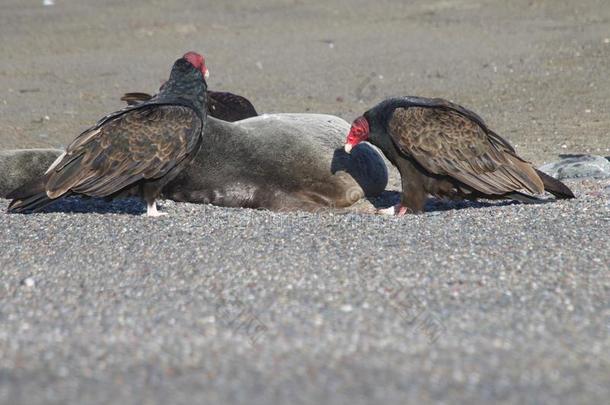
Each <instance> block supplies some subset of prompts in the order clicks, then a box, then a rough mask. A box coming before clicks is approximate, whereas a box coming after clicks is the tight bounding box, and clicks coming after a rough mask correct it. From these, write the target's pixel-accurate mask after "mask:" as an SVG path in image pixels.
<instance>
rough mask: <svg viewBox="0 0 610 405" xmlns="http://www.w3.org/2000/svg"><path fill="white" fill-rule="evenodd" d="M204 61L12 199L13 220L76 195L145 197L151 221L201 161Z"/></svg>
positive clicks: (191, 61)
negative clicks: (162, 200)
mask: <svg viewBox="0 0 610 405" xmlns="http://www.w3.org/2000/svg"><path fill="white" fill-rule="evenodd" d="M207 76H208V70H207V67H206V65H205V60H204V58H203V56H201V55H199V54H197V53H195V52H188V53H186V54H185V55H184V56H183V57H182V58H180V59H178V60H177V61H176V62H175V63H174V65H173V67H172V70H171V73H170V77H169V80H168V81H167V82H166V83H165V85H164V86H163V88H162V90H161V91H160V92H159V93H158V94H157V95H155V96H154V97H152V98H150V99H149V100H147V101H145V102H142V103H140V104H137V105H132V106H128V107H127V108H124V109H122V110H120V111H117V112H114V113H112V114H110V115H107V116H105V117H104V118H102V119H101V120H99V121H98V122H97V124H95V125H94V126H93V127H91V128H89V129H87V130H86V131H85V132H83V133H82V134H80V135H79V136H78V137H77V138H76V139H75V140H74V141H72V143H70V145H68V147H67V148H66V151H65V153H63V154H62V155H61V156H59V158H58V159H57V160H56V161H55V162H54V163H53V164H52V165H51V166H50V167H49V168H48V169H47V171H46V173H45V174H44V175H43V176H42V178H39V179H37V180H35V181H33V182H31V183H28V184H25V185H23V186H21V187H19V188H18V189H16V190H14V191H13V192H11V193H10V194H9V195H8V198H12V199H13V201H12V202H11V203H10V205H9V207H8V211H9V212H36V211H38V210H40V209H42V208H43V207H45V206H47V205H48V204H50V203H52V202H53V201H55V200H57V199H58V198H61V197H64V196H68V195H71V194H79V195H86V196H90V197H112V196H115V195H118V194H120V193H122V192H124V191H125V190H126V189H137V190H138V194H139V195H140V196H141V197H142V198H143V199H144V200H145V201H146V203H147V214H148V215H149V216H158V215H161V213H159V212H158V211H157V207H156V202H155V201H156V199H157V198H158V196H159V195H160V193H161V190H162V189H163V187H164V186H165V185H166V184H167V183H168V182H169V181H171V180H172V179H173V178H175V177H176V176H177V175H178V174H179V173H180V171H181V170H183V169H184V168H185V167H186V166H188V165H189V163H190V162H191V161H192V160H193V158H194V157H195V155H196V154H197V152H198V151H199V148H200V146H201V143H202V135H203V134H202V131H203V128H204V125H205V121H206V117H207V109H206V90H207V85H206V82H205V78H206V77H207Z"/></svg>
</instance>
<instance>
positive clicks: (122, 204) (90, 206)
mask: <svg viewBox="0 0 610 405" xmlns="http://www.w3.org/2000/svg"><path fill="white" fill-rule="evenodd" d="M38 212H41V213H58V212H61V213H72V214H92V213H95V214H126V215H134V216H136V215H142V214H144V213H145V212H146V207H145V205H144V203H143V202H142V201H141V200H139V199H137V198H122V199H116V200H112V201H108V200H105V199H103V198H90V197H79V196H71V197H65V198H62V199H60V200H57V201H55V202H53V203H52V204H50V205H48V206H46V207H45V208H43V209H41V210H40V211H38Z"/></svg>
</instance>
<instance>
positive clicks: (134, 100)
mask: <svg viewBox="0 0 610 405" xmlns="http://www.w3.org/2000/svg"><path fill="white" fill-rule="evenodd" d="M162 88H163V87H162ZM152 97H153V96H151V95H150V94H148V93H126V94H125V95H123V97H121V100H123V101H125V102H126V103H127V104H128V105H136V104H138V103H142V102H144V101H147V100H150V99H151V98H152ZM208 115H209V116H211V117H214V118H218V119H219V120H223V121H228V122H234V121H239V120H245V119H246V118H251V117H256V116H257V115H258V113H257V112H256V110H255V109H254V106H253V105H252V103H251V102H250V101H248V99H247V98H245V97H242V96H239V95H237V94H233V93H228V92H220V91H211V90H208Z"/></svg>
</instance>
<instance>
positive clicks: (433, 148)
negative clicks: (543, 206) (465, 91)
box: [388, 107, 544, 195]
mask: <svg viewBox="0 0 610 405" xmlns="http://www.w3.org/2000/svg"><path fill="white" fill-rule="evenodd" d="M477 121H478V120H473V119H472V118H470V117H468V116H465V115H463V114H461V113H460V112H458V111H454V110H451V109H446V108H429V107H408V108H397V109H396V110H395V111H394V113H393V114H392V117H391V119H390V121H389V125H388V129H389V131H388V132H389V134H390V136H391V137H392V140H393V142H394V143H395V144H396V145H397V146H398V148H399V149H400V150H401V151H402V152H403V153H405V154H407V155H410V156H412V157H413V158H414V159H415V160H416V161H417V162H418V163H419V164H420V165H421V166H422V167H423V168H424V169H426V170H428V171H429V172H431V173H433V174H436V175H444V176H450V177H452V178H454V179H456V180H459V181H461V182H463V183H465V184H466V185H468V186H470V187H472V188H474V189H475V190H477V191H479V192H481V193H484V194H492V195H501V194H506V193H508V192H511V191H516V190H526V191H527V192H530V193H533V194H539V193H541V192H542V191H543V190H544V186H543V184H542V181H541V180H540V177H539V176H538V175H537V174H536V171H535V169H534V168H533V167H532V166H531V164H530V163H528V162H526V161H524V160H522V159H521V158H519V157H518V156H516V155H515V153H514V149H512V147H511V146H510V145H509V144H508V143H507V142H506V141H505V140H503V139H502V138H501V137H499V136H498V135H497V134H495V133H493V132H492V131H489V130H488V129H487V128H486V127H485V126H484V125H483V124H482V122H477Z"/></svg>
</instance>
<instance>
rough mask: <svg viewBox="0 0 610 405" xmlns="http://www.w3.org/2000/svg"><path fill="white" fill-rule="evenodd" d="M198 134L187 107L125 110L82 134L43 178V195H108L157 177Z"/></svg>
mask: <svg viewBox="0 0 610 405" xmlns="http://www.w3.org/2000/svg"><path fill="white" fill-rule="evenodd" d="M200 131H201V122H200V119H199V117H198V116H197V114H196V113H195V112H194V111H193V110H191V109H190V108H187V107H182V106H173V105H161V106H159V105H155V106H153V107H151V108H143V109H136V110H133V111H129V112H127V113H125V114H123V115H121V116H119V117H117V118H115V119H113V120H111V121H108V122H105V123H103V125H101V126H99V127H94V128H92V129H90V130H88V131H85V132H84V133H83V134H81V135H80V136H79V137H78V138H76V139H75V140H74V142H72V143H71V144H70V145H69V146H68V149H67V150H66V156H65V157H64V158H63V159H62V161H61V162H59V163H58V165H57V166H56V167H55V168H53V170H52V171H50V172H49V174H48V180H47V183H46V190H47V195H48V196H49V197H50V198H57V197H59V196H61V195H63V194H65V193H66V192H68V191H73V192H75V193H80V194H86V195H89V196H93V197H101V196H107V195H110V194H112V193H115V192H117V191H119V190H120V189H122V188H123V187H125V186H127V185H129V184H132V183H134V182H136V181H138V180H141V179H154V178H160V177H162V176H164V175H165V174H167V172H168V171H169V170H171V168H172V167H174V166H175V165H176V164H177V162H179V161H181V160H183V159H184V158H185V157H186V156H187V155H188V154H189V152H190V150H191V148H192V145H190V144H189V139H191V138H196V137H195V136H187V135H188V134H191V133H192V134H197V133H199V132H200Z"/></svg>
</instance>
